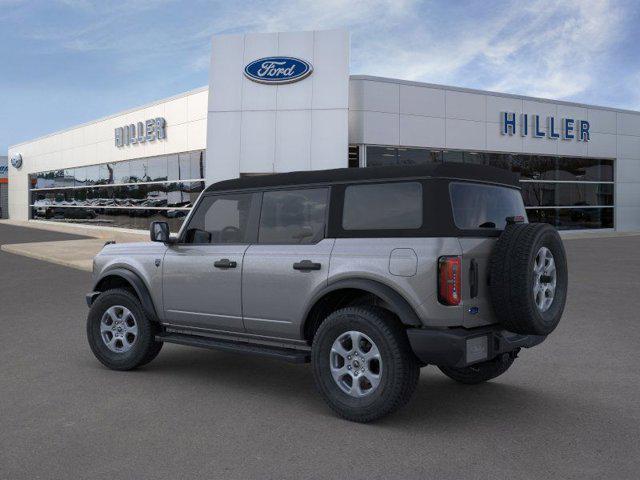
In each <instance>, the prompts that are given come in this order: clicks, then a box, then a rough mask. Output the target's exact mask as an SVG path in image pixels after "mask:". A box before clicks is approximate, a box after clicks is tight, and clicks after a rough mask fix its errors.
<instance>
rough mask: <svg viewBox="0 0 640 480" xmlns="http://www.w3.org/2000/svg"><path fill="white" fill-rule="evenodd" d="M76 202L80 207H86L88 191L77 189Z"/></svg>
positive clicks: (75, 192)
mask: <svg viewBox="0 0 640 480" xmlns="http://www.w3.org/2000/svg"><path fill="white" fill-rule="evenodd" d="M74 201H75V204H76V205H78V206H86V205H87V189H86V188H76V189H75V191H74Z"/></svg>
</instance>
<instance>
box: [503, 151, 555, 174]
mask: <svg viewBox="0 0 640 480" xmlns="http://www.w3.org/2000/svg"><path fill="white" fill-rule="evenodd" d="M556 168H557V158H556V157H550V156H544V155H514V158H513V159H512V169H513V171H514V172H517V173H520V176H521V177H522V178H526V179H531V180H557V178H556V176H557V170H556Z"/></svg>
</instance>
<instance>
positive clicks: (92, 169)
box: [85, 165, 100, 185]
mask: <svg viewBox="0 0 640 480" xmlns="http://www.w3.org/2000/svg"><path fill="white" fill-rule="evenodd" d="M85 175H86V184H87V185H96V184H98V183H99V182H100V167H98V165H91V166H89V167H85Z"/></svg>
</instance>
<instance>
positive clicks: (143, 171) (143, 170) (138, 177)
mask: <svg viewBox="0 0 640 480" xmlns="http://www.w3.org/2000/svg"><path fill="white" fill-rule="evenodd" d="M149 181H150V180H149V162H148V161H147V159H145V158H141V159H137V160H131V161H130V162H129V182H131V183H137V182H149Z"/></svg>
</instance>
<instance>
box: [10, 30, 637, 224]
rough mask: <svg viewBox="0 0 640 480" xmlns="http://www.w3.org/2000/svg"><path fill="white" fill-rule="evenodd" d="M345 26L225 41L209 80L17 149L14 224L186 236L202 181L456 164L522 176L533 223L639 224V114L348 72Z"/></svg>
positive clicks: (216, 42)
mask: <svg viewBox="0 0 640 480" xmlns="http://www.w3.org/2000/svg"><path fill="white" fill-rule="evenodd" d="M349 60H350V46H349V34H348V33H347V32H345V31H342V30H332V31H315V32H287V33H266V34H246V35H221V36H214V37H213V39H212V52H211V65H210V75H209V85H208V86H205V87H203V88H199V89H196V90H193V91H190V92H186V93H183V94H180V95H176V96H174V97H171V98H166V99H162V100H158V101H156V102H154V103H151V104H149V105H144V106H141V107H136V108H132V109H130V110H127V111H124V112H120V113H117V114H114V115H111V116H109V117H105V118H101V119H98V120H95V121H92V122H89V123H86V124H83V125H79V126H77V127H73V128H69V129H67V130H64V131H60V132H55V133H51V134H49V135H46V136H44V137H41V138H37V139H34V140H30V141H27V142H24V143H21V144H17V145H13V146H11V147H10V148H9V152H8V155H9V159H10V167H9V172H8V173H9V181H8V184H7V185H8V187H9V199H8V201H9V217H10V218H13V219H18V220H27V219H34V220H37V221H57V222H71V223H82V224H90V225H101V226H112V227H126V228H147V227H148V225H149V222H150V221H152V220H159V219H162V220H166V221H168V222H170V223H171V224H172V229H177V228H178V227H179V225H180V224H181V222H182V221H183V220H184V218H185V216H186V215H187V214H188V212H189V210H190V208H191V206H192V205H193V203H194V201H195V200H196V198H197V197H198V194H199V193H200V192H201V191H202V190H203V189H204V187H205V186H206V185H208V184H210V183H212V182H216V181H218V180H223V179H228V178H234V177H237V176H241V175H256V174H265V173H272V172H287V171H294V170H318V169H330V168H339V167H351V168H365V167H373V166H378V165H413V164H422V163H433V162H458V163H474V164H484V165H492V166H495V167H498V168H504V169H509V170H512V171H515V172H519V173H520V175H521V186H522V194H523V197H524V200H525V204H526V207H527V213H528V216H529V220H530V221H542V222H548V223H551V224H553V225H555V226H556V227H557V228H559V229H563V230H578V229H580V230H584V229H613V230H618V231H639V230H640V112H634V111H627V110H620V109H614V108H607V107H596V106H591V105H583V104H576V103H571V102H563V101H555V100H547V99H540V98H532V97H527V96H521V95H511V94H502V93H496V92H487V91H479V90H471V89H467V88H458V87H449V86H442V85H432V84H426V83H420V82H413V81H406V80H400V79H391V78H379V77H372V76H365V75H350V73H349Z"/></svg>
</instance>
